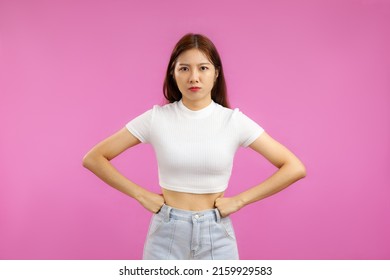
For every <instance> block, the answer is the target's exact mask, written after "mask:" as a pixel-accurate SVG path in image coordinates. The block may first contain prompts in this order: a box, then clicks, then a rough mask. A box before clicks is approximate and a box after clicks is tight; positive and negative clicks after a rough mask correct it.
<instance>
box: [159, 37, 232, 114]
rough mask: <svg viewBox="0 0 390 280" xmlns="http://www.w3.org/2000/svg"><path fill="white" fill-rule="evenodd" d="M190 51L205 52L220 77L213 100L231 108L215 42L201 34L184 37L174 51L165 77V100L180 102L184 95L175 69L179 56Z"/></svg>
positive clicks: (212, 93)
mask: <svg viewBox="0 0 390 280" xmlns="http://www.w3.org/2000/svg"><path fill="white" fill-rule="evenodd" d="M190 49H198V50H200V51H201V52H203V53H204V54H205V55H206V57H207V58H208V59H209V60H210V62H211V63H212V64H213V65H214V67H215V69H217V70H218V77H217V80H216V82H215V84H214V87H213V89H212V90H211V99H212V100H214V102H216V103H218V104H220V105H222V106H224V107H227V108H229V102H228V98H227V89H226V82H225V76H224V74H223V68H222V62H221V58H220V57H219V54H218V51H217V49H216V47H215V46H214V44H213V42H211V41H210V39H208V38H207V37H206V36H204V35H201V34H193V33H188V34H186V35H184V36H183V37H182V38H181V39H180V40H179V42H177V44H176V46H175V48H174V49H173V51H172V54H171V58H170V60H169V63H168V68H167V73H166V75H165V80H164V87H163V92H164V96H165V98H166V99H167V100H168V102H169V103H173V102H175V101H179V100H180V99H181V97H182V94H181V92H180V90H179V88H178V87H177V84H176V81H175V79H174V76H173V75H174V69H175V65H176V60H177V58H178V56H179V55H180V54H181V53H183V52H185V51H187V50H190Z"/></svg>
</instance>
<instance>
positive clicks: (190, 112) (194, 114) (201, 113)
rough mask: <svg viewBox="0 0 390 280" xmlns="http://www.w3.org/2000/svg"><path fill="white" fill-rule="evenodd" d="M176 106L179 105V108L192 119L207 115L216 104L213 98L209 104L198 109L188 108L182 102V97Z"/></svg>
mask: <svg viewBox="0 0 390 280" xmlns="http://www.w3.org/2000/svg"><path fill="white" fill-rule="evenodd" d="M177 104H178V107H179V110H180V111H181V112H182V113H183V114H184V115H185V116H186V117H188V118H192V119H201V118H205V117H207V116H209V115H210V114H211V113H212V112H213V111H214V109H215V107H216V106H217V104H216V103H215V102H214V100H211V102H210V104H209V105H207V106H206V107H204V108H202V109H200V110H196V111H194V110H191V109H189V108H187V107H186V106H185V105H184V104H183V99H180V100H179V101H178V102H177Z"/></svg>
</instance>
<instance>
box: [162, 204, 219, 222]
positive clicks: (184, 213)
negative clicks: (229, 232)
mask: <svg viewBox="0 0 390 280" xmlns="http://www.w3.org/2000/svg"><path fill="white" fill-rule="evenodd" d="M157 215H162V216H163V218H164V220H165V221H166V222H168V221H170V220H171V219H175V220H182V221H188V222H192V221H194V220H196V221H198V222H201V221H206V220H214V221H216V222H217V223H219V222H220V221H221V215H220V213H219V211H218V209H217V208H215V209H209V210H202V211H189V210H183V209H177V208H174V207H171V206H168V205H166V204H164V205H163V206H162V207H161V209H160V211H159V212H158V214H157Z"/></svg>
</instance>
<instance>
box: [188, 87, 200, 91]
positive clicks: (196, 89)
mask: <svg viewBox="0 0 390 280" xmlns="http://www.w3.org/2000/svg"><path fill="white" fill-rule="evenodd" d="M189 90H190V91H198V90H200V87H190V88H189Z"/></svg>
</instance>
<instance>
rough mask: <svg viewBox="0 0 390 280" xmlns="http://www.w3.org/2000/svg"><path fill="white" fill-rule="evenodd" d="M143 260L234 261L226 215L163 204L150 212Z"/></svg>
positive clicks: (233, 240)
mask: <svg viewBox="0 0 390 280" xmlns="http://www.w3.org/2000/svg"><path fill="white" fill-rule="evenodd" d="M143 259H144V260H188V259H193V260H194V259H196V260H237V259H238V249H237V242H236V236H235V234H234V230H233V226H232V223H231V220H230V218H229V217H226V218H221V216H220V214H219V211H218V210H217V209H211V210H205V211H198V212H197V211H187V210H181V209H176V208H172V207H170V206H167V205H165V204H164V205H163V207H162V208H161V210H160V212H158V213H157V214H154V215H153V218H152V221H151V223H150V227H149V231H148V235H147V239H146V243H145V247H144V254H143Z"/></svg>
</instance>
